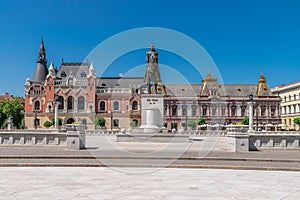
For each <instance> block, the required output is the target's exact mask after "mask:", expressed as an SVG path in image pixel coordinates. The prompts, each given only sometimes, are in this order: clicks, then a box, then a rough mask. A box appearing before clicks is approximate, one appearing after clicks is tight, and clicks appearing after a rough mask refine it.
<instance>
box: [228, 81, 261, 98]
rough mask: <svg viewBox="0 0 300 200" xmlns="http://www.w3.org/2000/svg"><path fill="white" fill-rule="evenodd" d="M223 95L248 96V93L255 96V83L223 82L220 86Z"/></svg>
mask: <svg viewBox="0 0 300 200" xmlns="http://www.w3.org/2000/svg"><path fill="white" fill-rule="evenodd" d="M222 89H223V90H224V93H225V96H232V97H248V96H249V95H250V94H252V95H253V96H256V90H257V85H256V84H225V85H223V86H222Z"/></svg>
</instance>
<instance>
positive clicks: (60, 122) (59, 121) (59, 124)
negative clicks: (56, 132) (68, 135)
mask: <svg viewBox="0 0 300 200" xmlns="http://www.w3.org/2000/svg"><path fill="white" fill-rule="evenodd" d="M62 122H63V120H62V118H58V126H61V125H62ZM54 124H55V119H54V118H53V119H52V120H51V126H54Z"/></svg>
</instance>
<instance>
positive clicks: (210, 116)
mask: <svg viewBox="0 0 300 200" xmlns="http://www.w3.org/2000/svg"><path fill="white" fill-rule="evenodd" d="M166 88H167V93H168V94H169V96H167V97H166V98H165V122H166V126H167V127H168V128H169V129H171V128H172V127H185V123H186V121H189V120H193V121H196V120H197V119H198V118H199V117H202V118H204V119H205V121H206V123H207V126H208V128H209V129H220V128H221V127H224V126H225V125H228V124H240V123H241V121H242V119H243V118H246V117H248V116H249V113H248V105H247V103H248V102H249V95H253V96H254V99H253V101H254V117H255V118H254V125H255V127H254V128H255V129H259V128H261V129H264V128H265V125H267V124H268V125H269V126H270V124H271V125H272V126H273V127H274V129H275V127H276V126H277V125H278V124H280V109H279V108H280V105H279V102H280V98H278V97H277V96H274V95H272V94H271V90H270V88H269V87H268V85H267V83H266V79H265V77H264V76H263V75H261V76H260V77H259V80H258V84H224V85H219V84H218V82H217V79H215V78H214V77H212V75H211V74H210V73H208V75H207V76H206V77H205V78H204V79H203V80H202V84H201V85H182V84H181V85H166Z"/></svg>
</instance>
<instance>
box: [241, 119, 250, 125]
mask: <svg viewBox="0 0 300 200" xmlns="http://www.w3.org/2000/svg"><path fill="white" fill-rule="evenodd" d="M242 124H243V125H249V118H248V117H246V118H244V119H242Z"/></svg>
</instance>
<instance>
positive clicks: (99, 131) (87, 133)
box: [85, 130, 119, 135]
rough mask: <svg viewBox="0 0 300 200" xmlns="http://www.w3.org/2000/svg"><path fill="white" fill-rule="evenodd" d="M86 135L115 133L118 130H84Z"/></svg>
mask: <svg viewBox="0 0 300 200" xmlns="http://www.w3.org/2000/svg"><path fill="white" fill-rule="evenodd" d="M85 133H86V135H116V134H118V133H119V130H86V131H85Z"/></svg>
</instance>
